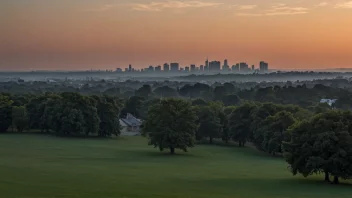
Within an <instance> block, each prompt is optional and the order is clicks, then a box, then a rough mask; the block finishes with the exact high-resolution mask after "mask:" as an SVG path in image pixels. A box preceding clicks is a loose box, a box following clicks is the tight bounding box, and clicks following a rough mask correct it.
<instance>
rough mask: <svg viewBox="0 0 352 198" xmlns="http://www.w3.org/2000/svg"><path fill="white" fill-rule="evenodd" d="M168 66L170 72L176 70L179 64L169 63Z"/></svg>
mask: <svg viewBox="0 0 352 198" xmlns="http://www.w3.org/2000/svg"><path fill="white" fill-rule="evenodd" d="M170 67H171V71H172V72H178V71H179V69H180V65H179V64H178V63H171V64H170Z"/></svg>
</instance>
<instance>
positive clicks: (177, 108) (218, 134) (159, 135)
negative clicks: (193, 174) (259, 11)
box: [143, 99, 352, 184]
mask: <svg viewBox="0 0 352 198" xmlns="http://www.w3.org/2000/svg"><path fill="white" fill-rule="evenodd" d="M143 135H144V136H147V137H148V138H149V144H150V145H153V146H154V147H156V148H159V149H160V150H161V151H163V150H164V149H169V150H170V153H171V154H174V153H175V149H181V150H183V151H188V148H191V147H194V146H195V144H196V141H197V140H198V141H200V140H204V139H207V140H208V141H209V143H210V144H212V143H213V140H214V139H221V140H222V141H224V142H225V143H229V142H231V141H233V142H236V143H237V144H238V146H239V147H244V146H245V145H246V144H247V143H248V142H250V143H251V144H253V145H255V147H256V148H258V149H259V150H261V151H264V152H267V153H270V154H272V155H282V156H283V157H284V159H285V160H286V161H287V163H288V164H289V167H290V170H291V172H292V173H293V174H294V175H296V174H298V173H300V174H302V175H303V176H305V177H307V176H309V175H311V174H317V173H322V172H323V173H325V180H326V181H329V182H330V176H333V177H334V180H333V183H336V184H337V183H339V178H342V179H349V178H351V177H352V113H351V112H350V111H339V110H330V109H323V110H322V109H320V111H316V112H313V111H309V110H307V109H302V108H301V107H299V106H295V105H277V104H273V103H253V102H248V103H244V104H242V105H239V106H230V107H226V106H224V105H223V104H222V103H216V102H210V103H208V104H206V105H192V103H191V102H189V101H185V100H182V99H164V100H161V101H159V103H157V104H155V105H153V106H152V107H151V108H150V110H149V112H148V118H147V119H146V120H145V121H144V126H143Z"/></svg>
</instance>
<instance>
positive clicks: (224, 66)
mask: <svg viewBox="0 0 352 198" xmlns="http://www.w3.org/2000/svg"><path fill="white" fill-rule="evenodd" d="M222 70H223V71H226V72H227V71H230V66H229V65H228V63H227V59H225V60H224V65H223V66H222Z"/></svg>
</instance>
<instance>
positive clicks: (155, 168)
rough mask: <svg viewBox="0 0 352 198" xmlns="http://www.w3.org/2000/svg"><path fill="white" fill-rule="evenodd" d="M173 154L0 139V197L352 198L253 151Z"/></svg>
mask: <svg viewBox="0 0 352 198" xmlns="http://www.w3.org/2000/svg"><path fill="white" fill-rule="evenodd" d="M176 152H177V155H175V156H171V155H169V154H167V151H166V152H165V153H160V152H159V151H158V150H157V149H154V148H153V147H151V146H148V145H147V139H145V138H143V137H120V138H116V139H93V138H91V139H84V138H60V137H55V136H46V135H35V134H0V197H1V198H49V197H50V198H53V197H55V198H56V197H57V198H66V197H70V198H71V197H77V198H78V197H84V198H91V197H94V198H95V197H97V198H98V197H99V198H105V197H124V198H148V197H150V198H157V197H160V198H176V197H180V198H181V197H182V198H190V197H192V198H193V197H195V198H197V197H199V198H200V197H202V198H203V197H204V198H207V197H209V198H215V197H216V198H230V197H231V198H304V197H309V198H325V197H326V198H333V197H339V198H350V197H351V196H352V185H349V184H347V183H346V181H343V182H344V183H343V184H341V185H331V184H326V183H324V182H323V181H322V180H323V176H322V175H319V176H311V177H309V178H307V179H305V178H302V177H301V176H295V177H293V176H292V174H291V173H290V172H289V171H288V170H287V164H286V163H285V162H284V160H283V159H281V158H275V157H271V156H268V155H267V154H265V153H261V152H258V151H256V150H254V149H251V148H237V147H223V146H209V145H197V146H196V147H195V148H192V149H190V152H189V153H183V152H181V151H179V150H177V151H176Z"/></svg>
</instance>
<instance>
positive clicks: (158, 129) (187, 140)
mask: <svg viewBox="0 0 352 198" xmlns="http://www.w3.org/2000/svg"><path fill="white" fill-rule="evenodd" d="M196 119H197V117H196V114H195V112H194V110H193V109H192V108H191V104H190V103H188V102H186V101H184V100H180V99H164V100H161V101H160V104H157V105H154V106H152V107H151V108H150V110H149V112H148V118H147V119H146V120H145V121H144V123H143V125H144V127H143V134H144V135H145V136H148V137H149V144H150V145H154V146H155V147H158V148H159V149H160V151H162V150H164V149H165V148H167V149H170V153H171V154H174V153H175V148H179V149H182V150H183V151H185V152H186V151H187V148H188V147H193V146H194V144H195V132H196V130H197V128H198V126H197V125H196V124H195V122H196Z"/></svg>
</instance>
